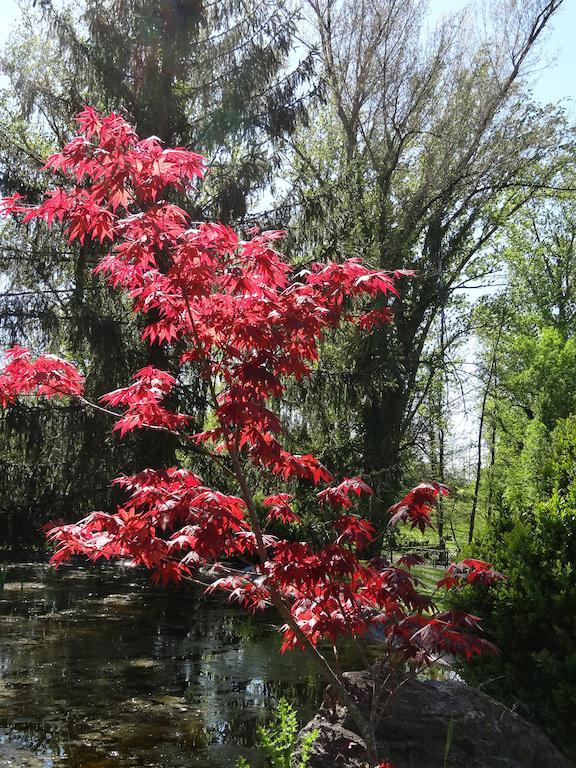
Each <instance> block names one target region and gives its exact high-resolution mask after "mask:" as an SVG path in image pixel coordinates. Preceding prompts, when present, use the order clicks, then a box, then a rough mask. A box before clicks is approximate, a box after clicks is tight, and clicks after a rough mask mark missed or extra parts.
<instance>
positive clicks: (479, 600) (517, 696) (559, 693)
mask: <svg viewBox="0 0 576 768" xmlns="http://www.w3.org/2000/svg"><path fill="white" fill-rule="evenodd" d="M540 473H541V478H540V479H541V480H542V481H543V482H544V484H545V486H546V487H547V489H548V492H549V494H550V495H549V497H548V498H547V499H546V500H544V501H540V502H536V503H533V504H527V505H526V508H525V509H520V510H518V511H516V512H510V511H508V512H506V511H503V513H502V514H501V516H500V519H499V521H498V522H497V523H496V524H495V527H494V528H493V529H492V531H491V532H489V533H488V534H486V535H485V536H484V538H483V539H482V540H481V541H480V542H479V543H477V544H476V545H474V547H473V550H472V552H471V553H472V554H473V555H474V556H475V557H480V558H482V559H485V560H488V561H489V562H491V563H492V564H493V565H494V566H495V567H496V568H497V569H498V570H500V571H502V572H503V573H505V574H506V576H507V581H506V583H505V584H504V585H503V586H501V587H499V588H498V589H493V590H489V591H484V592H481V591H480V590H475V589H473V588H472V587H468V588H467V589H466V590H464V591H463V592H462V593H461V594H460V595H454V596H453V597H451V603H452V605H453V606H455V607H458V608H463V609H465V610H467V611H469V612H471V613H476V614H478V615H480V616H483V617H484V628H485V630H486V632H487V635H488V637H489V639H490V640H492V641H493V642H495V643H496V645H497V646H498V647H499V648H500V650H501V652H502V653H501V656H498V657H496V658H486V659H481V660H480V661H478V662H474V663H473V664H471V665H469V666H468V667H467V668H465V669H464V668H463V669H462V675H463V676H464V678H465V679H466V680H467V682H469V683H471V684H473V685H478V686H480V687H481V688H482V689H483V690H484V691H485V692H486V693H489V694H490V695H492V696H494V697H495V698H498V699H500V700H502V701H504V702H505V703H507V704H508V705H510V706H512V707H513V708H514V709H515V710H516V711H517V712H518V713H519V714H521V715H522V716H524V717H526V718H527V719H529V720H531V721H532V722H534V723H535V724H536V725H538V726H540V727H541V728H542V729H543V730H545V731H546V732H547V733H548V735H549V736H550V738H551V739H552V740H553V741H555V742H556V743H557V744H558V745H559V746H561V747H563V748H564V749H565V750H566V752H568V753H570V754H571V755H572V756H576V714H575V713H576V419H575V418H573V417H571V418H569V419H566V420H563V421H561V422H559V423H558V425H557V427H556V428H555V429H554V431H553V432H552V435H551V445H550V451H549V452H548V455H547V458H546V461H545V462H543V463H542V466H541V468H540Z"/></svg>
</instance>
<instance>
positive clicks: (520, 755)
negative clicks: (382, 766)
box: [300, 672, 574, 768]
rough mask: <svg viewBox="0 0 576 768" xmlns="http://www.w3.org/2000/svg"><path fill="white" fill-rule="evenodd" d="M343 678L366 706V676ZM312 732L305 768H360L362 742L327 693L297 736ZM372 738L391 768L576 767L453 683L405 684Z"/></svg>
mask: <svg viewBox="0 0 576 768" xmlns="http://www.w3.org/2000/svg"><path fill="white" fill-rule="evenodd" d="M347 678H348V682H349V685H350V692H351V693H353V695H354V697H355V699H356V701H358V702H359V704H360V706H361V707H362V706H363V704H364V703H365V702H367V701H368V700H369V699H368V690H369V688H368V681H369V679H370V678H369V676H368V674H367V673H366V672H351V673H349V674H348V675H347ZM451 720H452V727H451V730H452V738H451V742H450V748H449V752H448V757H447V759H446V760H445V750H446V745H447V738H448V730H449V726H450V721H451ZM314 728H316V729H317V730H318V731H319V736H318V738H317V739H316V741H315V742H314V745H313V748H312V755H311V758H310V762H309V768H365V766H366V765H367V763H366V759H365V752H364V743H363V741H362V739H360V738H359V736H357V735H356V733H355V730H356V727H355V725H354V722H353V721H352V719H351V718H350V717H349V715H348V712H347V711H346V708H345V707H343V706H341V705H340V704H338V703H336V702H335V699H334V696H333V695H332V693H331V690H330V688H328V689H327V691H326V694H325V697H324V702H323V704H322V706H321V708H320V710H319V712H318V714H317V715H316V717H314V719H313V720H311V721H310V722H309V723H308V725H306V726H305V728H303V729H302V731H301V734H300V738H302V735H303V734H304V733H305V732H307V731H309V730H312V729H314ZM377 738H378V743H379V746H380V749H381V759H383V760H388V761H390V762H391V763H392V764H393V766H394V768H457V767H458V768H459V767H460V766H461V767H462V768H574V766H573V764H572V763H571V762H569V761H568V760H567V759H566V758H565V757H563V756H562V754H561V753H560V752H559V751H558V750H557V749H556V747H555V746H554V745H553V744H552V743H551V742H550V741H549V740H548V738H547V737H546V736H544V734H543V733H542V732H541V731H539V730H538V728H536V727H535V726H533V725H531V724H530V723H527V722H526V721H525V720H523V719H522V718H521V717H519V716H518V715H516V714H515V713H514V712H512V711H511V710H510V709H508V708H507V707H505V706H503V705H502V704H499V703H498V702H496V701H494V700H493V699H491V698H490V697H489V696H486V695H485V694H483V693H482V692H480V691H478V690H476V689H474V688H470V687H468V686H467V685H464V684H462V683H457V682H451V681H436V680H409V681H407V682H406V683H404V685H402V687H401V688H400V689H399V690H398V691H397V692H396V693H395V694H394V696H393V698H392V699H391V700H390V702H389V705H388V706H387V708H386V712H385V714H384V716H383V718H382V720H381V722H380V724H379V727H378V731H377Z"/></svg>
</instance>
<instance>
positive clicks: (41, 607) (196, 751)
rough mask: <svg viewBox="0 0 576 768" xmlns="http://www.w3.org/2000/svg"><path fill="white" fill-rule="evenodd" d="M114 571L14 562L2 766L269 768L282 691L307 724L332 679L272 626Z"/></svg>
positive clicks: (1, 669)
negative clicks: (265, 735) (263, 743)
mask: <svg viewBox="0 0 576 768" xmlns="http://www.w3.org/2000/svg"><path fill="white" fill-rule="evenodd" d="M272 620H274V616H273V614H265V615H263V616H260V617H257V618H251V617H250V616H247V615H246V614H245V613H244V612H243V611H242V610H241V609H239V608H234V607H231V606H229V605H228V604H227V603H226V602H225V600H224V599H223V598H222V599H218V598H214V597H210V598H204V597H203V596H202V589H201V588H200V587H197V588H196V587H186V588H184V589H182V588H180V589H176V588H174V589H168V590H162V589H157V588H154V587H153V586H152V585H151V584H150V583H149V582H148V580H147V578H146V576H145V575H144V574H139V573H137V572H135V571H133V570H125V571H122V570H120V569H118V568H115V567H106V568H104V569H101V570H100V569H95V568H94V567H88V568H86V569H83V568H74V567H63V568H60V569H59V570H57V571H54V570H53V569H51V568H48V567H47V566H41V565H32V566H28V565H27V566H12V567H11V568H10V569H9V571H8V574H7V583H6V586H5V589H4V592H3V594H2V599H1V600H0V768H12V767H14V768H15V767H16V766H18V768H120V766H122V768H131V767H132V766H147V767H148V768H200V766H201V767H202V768H232V766H234V764H235V762H236V760H237V759H238V757H239V756H240V755H244V756H246V757H247V758H248V759H249V760H250V761H252V762H253V765H254V768H256V766H257V765H259V762H258V755H257V753H256V750H255V749H254V744H255V728H256V725H257V724H258V723H259V722H262V721H263V720H265V719H266V718H267V716H268V715H269V713H270V711H271V709H272V707H273V706H274V704H275V703H276V701H277V700H278V698H279V697H280V696H282V695H284V696H286V697H287V698H288V699H289V700H292V701H293V702H295V703H297V704H298V709H299V714H300V716H301V718H302V719H303V720H306V719H308V717H310V716H311V714H312V713H313V711H314V709H315V707H316V706H317V704H318V702H319V698H320V695H321V689H322V684H321V682H320V681H319V679H318V676H317V673H316V670H315V668H314V667H313V665H312V663H311V662H310V661H309V660H308V659H307V657H306V656H304V655H303V654H301V653H299V652H292V653H287V654H285V655H284V656H282V655H280V654H279V650H278V649H279V645H280V642H279V637H278V633H277V631H276V628H275V627H273V626H272V625H271V624H270V622H271V621H272Z"/></svg>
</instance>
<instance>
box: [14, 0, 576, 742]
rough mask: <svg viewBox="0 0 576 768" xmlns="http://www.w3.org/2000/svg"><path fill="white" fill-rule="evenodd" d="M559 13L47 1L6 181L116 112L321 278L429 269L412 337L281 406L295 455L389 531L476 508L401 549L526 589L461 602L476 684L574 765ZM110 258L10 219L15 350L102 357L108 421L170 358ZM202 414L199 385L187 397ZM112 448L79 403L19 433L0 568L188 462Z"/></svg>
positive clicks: (337, 367)
mask: <svg viewBox="0 0 576 768" xmlns="http://www.w3.org/2000/svg"><path fill="white" fill-rule="evenodd" d="M561 5H562V0H549V1H546V0H524V2H512V1H511V0H493V1H492V2H490V3H489V4H488V5H486V6H485V11H486V12H485V13H484V14H482V12H481V9H480V8H479V7H478V8H477V9H476V11H472V10H471V11H462V12H459V13H453V14H447V15H445V16H444V17H437V16H435V17H434V18H433V19H432V17H430V16H429V15H428V13H427V4H426V3H424V2H421V0H380V1H378V0H358V1H357V2H354V3H348V2H342V3H334V2H330V0H305V2H304V3H303V4H301V5H296V4H294V3H292V2H288V1H286V2H284V0H261V1H260V2H255V1H254V2H253V0H244V2H237V1H236V0H222V1H221V2H202V1H201V0H106V1H105V2H101V1H100V0H83V1H82V2H77V1H74V2H51V0H38V1H36V0H35V1H34V2H32V1H30V2H26V1H24V2H22V5H21V13H20V18H19V21H18V24H17V25H16V26H15V28H14V30H13V31H12V33H11V35H10V37H9V40H8V42H7V43H6V45H5V48H4V50H3V52H2V55H1V59H0V66H1V70H2V73H3V75H4V78H3V83H4V87H3V90H2V91H1V92H0V172H1V187H2V189H1V192H2V194H3V195H10V194H13V193H14V192H19V193H21V194H24V195H27V197H28V199H29V200H30V201H31V202H37V201H38V200H40V199H41V196H42V194H43V190H44V186H45V184H44V177H43V174H42V172H41V170H40V168H41V166H42V165H43V159H44V158H45V156H46V155H47V154H48V153H49V152H51V151H54V150H55V149H56V148H57V147H58V146H60V145H61V144H62V143H63V142H65V141H66V140H67V139H68V138H70V136H71V135H72V134H73V123H72V121H71V117H72V116H73V115H74V114H75V113H76V112H78V110H79V109H81V107H82V106H83V105H84V104H92V105H94V106H95V107H96V108H97V109H99V110H100V111H102V112H109V111H111V110H118V111H121V112H122V113H123V114H125V115H126V117H127V118H128V119H129V120H130V121H131V122H132V123H133V124H134V125H135V127H136V129H137V131H138V132H139V133H140V134H141V135H146V136H147V135H152V134H154V135H157V136H159V138H160V139H161V140H162V141H164V142H166V143H168V144H173V145H181V146H185V147H190V148H194V149H195V150H197V151H198V152H201V153H202V154H204V155H205V156H206V157H207V158H208V161H209V164H210V166H211V168H212V172H211V173H210V174H209V176H208V178H207V181H206V183H205V184H204V185H203V186H202V190H201V192H200V193H199V195H198V197H197V199H196V200H195V201H194V206H195V208H194V211H193V216H194V217H195V218H196V219H197V220H199V221H204V220H209V219H216V220H220V221H223V222H225V223H228V224H231V225H233V226H234V227H235V228H238V229H240V230H242V229H244V230H246V229H248V228H250V227H251V226H253V225H255V224H258V225H259V226H261V227H262V228H263V229H268V228H285V229H287V230H288V237H287V240H286V243H285V245H284V247H285V248H286V249H287V252H288V255H289V257H290V258H291V259H292V260H293V261H294V262H296V263H299V264H302V265H306V263H307V262H309V261H312V260H321V259H322V258H328V257H329V258H331V259H335V260H338V259H343V258H349V257H353V256H355V255H362V257H363V258H364V259H365V260H366V261H367V262H368V263H369V264H371V265H373V266H374V267H382V268H386V269H410V270H416V271H417V276H416V277H415V278H412V279H405V280H403V281H402V290H401V298H400V299H398V300H396V301H395V302H394V316H395V321H394V324H393V325H392V326H389V325H387V326H385V327H382V328H375V329H374V330H373V331H372V333H371V334H370V335H368V336H366V335H364V336H363V339H362V340H360V338H359V336H357V335H356V334H355V333H354V332H353V331H346V332H338V333H337V334H334V335H333V336H332V337H331V338H329V339H328V340H327V341H326V342H325V343H324V348H323V353H322V357H321V361H320V363H319V364H318V366H317V369H316V370H315V372H314V375H313V376H312V378H311V380H310V382H309V383H308V384H307V385H306V388H305V390H302V388H299V389H298V392H296V391H294V392H291V393H290V396H289V397H287V398H286V399H285V400H284V401H283V402H282V403H280V404H279V407H280V408H281V410H282V412H283V414H284V416H285V419H286V421H287V423H288V424H289V428H290V439H291V440H292V441H293V443H294V445H298V446H299V447H300V448H301V449H302V450H303V452H306V451H313V452H314V453H315V454H316V455H317V456H318V457H319V458H320V459H321V460H322V461H323V462H324V463H325V464H326V465H327V466H328V467H329V468H330V467H334V466H339V467H340V470H341V471H344V472H346V473H350V474H356V473H358V474H361V475H362V476H363V477H365V479H366V480H367V482H368V483H369V484H370V485H371V486H372V487H373V488H374V489H375V490H376V493H375V494H374V496H373V497H371V498H370V501H369V502H366V503H367V504H368V509H367V512H368V514H369V515H370V517H371V519H372V520H373V521H374V522H375V523H376V524H378V525H380V526H381V527H382V526H383V523H384V522H385V521H386V519H387V509H388V507H389V506H390V503H391V502H392V501H393V500H394V499H396V498H397V497H398V493H399V491H400V490H401V489H403V488H406V487H409V486H410V485H411V484H414V482H417V481H418V480H422V479H429V480H437V481H440V482H446V483H447V484H449V485H450V486H451V487H452V488H453V491H454V493H453V495H452V497H451V498H450V499H449V500H447V501H445V502H443V504H442V505H441V506H440V508H439V512H438V518H437V520H436V529H435V532H434V533H433V535H429V534H427V535H426V538H424V537H420V535H419V534H417V533H415V534H413V535H412V540H411V541H409V540H408V538H407V537H406V536H405V537H404V538H401V537H399V535H398V534H396V535H395V538H394V539H393V540H387V541H386V546H388V547H390V548H392V549H401V548H402V547H403V546H408V545H409V544H412V545H414V544H415V543H416V545H417V546H420V547H422V548H423V549H424V550H425V549H426V548H429V549H430V550H432V551H433V552H432V555H431V558H430V559H429V561H428V562H427V565H426V567H424V568H423V569H422V578H423V579H426V578H427V577H428V576H429V571H430V570H432V569H433V566H434V564H435V563H436V562H437V561H438V560H442V559H443V550H448V551H449V552H450V553H458V552H460V551H465V552H466V553H467V554H471V555H479V556H482V557H483V558H485V559H486V560H489V561H490V562H492V563H493V564H494V565H495V567H497V568H498V570H501V571H503V572H504V573H506V574H507V575H508V582H507V584H506V585H505V587H504V588H503V589H501V590H500V591H499V592H498V593H495V592H490V593H489V594H488V596H486V595H484V596H482V597H480V595H479V594H476V593H475V592H474V591H473V589H472V588H470V590H469V591H468V592H466V593H464V594H463V595H461V596H460V597H459V598H458V601H459V604H461V605H465V606H466V607H467V609H469V610H471V611H472V612H474V613H475V612H476V611H477V612H478V613H479V614H480V615H482V616H485V617H487V619H486V622H485V628H486V630H487V632H488V636H489V637H490V639H492V640H494V642H496V644H497V645H498V646H499V647H500V648H501V649H502V656H501V657H498V658H497V659H492V660H491V661H490V662H484V661H483V662H482V663H477V664H475V665H474V666H473V667H472V669H471V670H470V671H468V672H467V673H466V674H467V675H469V679H470V681H472V682H474V683H476V684H480V685H482V687H483V689H484V690H486V692H488V693H490V694H491V695H494V696H496V697H499V698H501V699H502V700H504V701H506V702H507V703H508V704H512V705H514V706H516V707H517V708H518V709H519V711H520V712H521V714H523V715H524V716H526V717H528V718H529V719H532V720H534V721H536V722H538V723H539V724H540V725H541V726H542V727H544V728H545V729H547V730H548V732H549V734H550V735H551V737H552V738H553V739H554V740H555V741H556V742H558V743H560V744H563V745H564V746H565V747H566V749H567V750H571V751H572V752H574V750H576V741H575V735H574V734H575V732H576V731H575V729H574V727H573V726H574V715H573V712H574V711H575V707H576V640H575V638H574V632H573V626H574V623H575V621H576V578H575V572H574V569H575V563H576V387H575V385H574V377H575V373H576V169H575V164H574V158H575V135H574V129H573V126H572V124H571V121H570V117H569V115H568V114H567V113H566V112H565V110H564V108H563V107H562V106H559V105H556V104H544V105H543V104H542V103H540V102H538V101H537V100H535V99H534V98H533V96H532V94H531V84H532V80H533V73H534V70H535V68H537V67H538V66H539V65H541V63H542V58H541V57H542V48H543V43H544V42H545V40H546V35H547V32H548V24H549V22H550V23H554V16H555V14H556V13H557V11H558V9H559V8H560V6H561ZM486 9H487V10H486ZM100 255H101V254H100V253H99V252H98V251H97V249H96V248H95V246H94V245H93V244H90V245H86V246H76V245H74V246H71V245H70V244H69V243H68V242H67V240H66V238H64V237H59V236H57V235H56V234H55V230H47V229H46V228H40V227H37V226H35V225H34V224H31V225H29V226H28V228H23V227H16V226H14V225H13V223H12V222H10V221H8V222H7V223H3V224H2V247H1V249H0V271H1V276H0V280H1V282H0V289H1V291H2V293H1V295H0V336H1V337H2V338H1V341H2V346H3V347H7V346H11V345H13V344H15V343H22V344H25V345H26V346H29V347H31V348H32V349H33V350H35V351H41V350H49V351H51V352H53V353H57V354H61V355H63V356H66V357H69V358H70V359H75V360H77V361H81V363H82V366H83V368H84V370H85V371H86V372H87V396H88V397H89V398H91V399H93V400H95V399H96V398H97V397H98V396H99V395H100V394H101V393H102V392H103V391H107V390H109V389H111V388H113V387H117V386H121V385H122V384H123V383H124V382H125V381H126V379H127V378H128V376H129V374H130V372H131V371H132V370H134V369H135V368H137V367H141V366H142V365H145V364H146V363H151V364H153V365H157V366H158V367H161V368H167V369H169V368H170V367H171V365H172V363H173V361H171V360H170V357H169V355H168V354H167V353H166V352H165V351H164V350H163V348H162V347H161V346H158V347H156V348H153V350H152V351H150V350H149V349H148V348H146V347H145V345H144V344H143V343H141V342H140V341H139V338H140V329H139V327H138V324H137V321H136V320H135V318H134V315H133V314H132V312H131V309H130V307H129V306H128V305H127V304H123V303H122V300H121V299H120V298H119V297H118V295H117V294H115V293H114V292H112V290H111V289H110V288H108V287H107V286H106V285H105V284H104V281H103V280H101V279H100V278H99V277H97V276H95V275H94V274H93V273H92V271H91V270H92V267H93V266H94V265H95V263H96V262H97V260H98V258H99V256H100ZM135 350H136V351H135ZM204 395H205V393H204V392H203V389H202V384H201V383H200V382H199V383H198V386H197V387H196V390H195V391H194V390H192V391H187V392H181V393H177V395H176V396H177V397H182V398H190V397H194V399H195V404H196V407H198V404H200V406H201V404H202V403H203V398H204ZM109 426H110V425H109V424H107V423H106V422H105V421H103V420H102V419H101V418H100V417H99V416H98V415H93V414H92V413H87V412H85V411H84V410H82V409H80V408H78V407H76V406H75V405H74V403H68V404H65V405H59V406H58V407H54V406H53V405H51V406H50V408H48V407H46V406H45V405H44V404H43V403H41V402H40V403H35V404H33V405H29V404H27V405H24V404H20V405H18V406H17V407H15V408H12V409H10V411H6V412H3V413H2V415H1V416H0V435H1V438H0V516H1V526H0V549H1V551H2V558H3V559H4V560H8V559H15V560H22V559H27V558H32V557H39V556H41V555H42V554H43V548H44V546H45V545H44V538H43V536H42V533H41V531H40V527H41V525H42V524H44V523H46V522H47V521H48V520H53V519H55V518H61V519H64V520H73V519H76V518H77V517H78V514H79V513H82V514H83V513H84V511H90V510H93V509H106V508H107V507H109V506H110V504H111V503H112V502H113V498H112V497H113V494H114V491H113V490H112V489H111V488H110V486H109V484H108V478H109V477H111V476H115V475H117V474H119V473H120V472H126V473H131V472H134V471H138V470H139V469H141V468H143V467H144V466H148V465H157V466H170V465H172V464H173V463H174V460H175V454H176V452H177V445H176V443H175V442H173V441H172V440H171V439H170V437H166V436H159V435H158V434H157V433H143V434H138V435H134V436H132V437H130V439H128V440H125V441H124V442H122V443H120V442H119V441H118V440H117V439H116V438H115V437H113V436H111V435H110V432H109ZM463 432H464V433H465V434H464V437H463V436H462V433H463ZM200 471H202V472H204V473H205V474H207V475H209V474H210V472H212V473H213V472H214V471H215V470H214V468H208V467H206V468H203V469H200ZM302 493H303V496H302V498H301V499H300V508H301V509H302V512H303V515H304V517H305V516H306V514H307V512H306V497H305V495H304V491H303V492H302ZM306 522H307V524H309V525H312V526H313V525H314V520H313V518H312V512H310V519H308V520H306ZM510 615H514V616H517V617H518V619H519V620H518V622H517V623H514V624H511V622H510V621H509V617H510Z"/></svg>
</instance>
